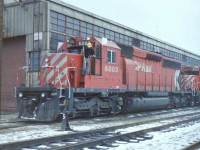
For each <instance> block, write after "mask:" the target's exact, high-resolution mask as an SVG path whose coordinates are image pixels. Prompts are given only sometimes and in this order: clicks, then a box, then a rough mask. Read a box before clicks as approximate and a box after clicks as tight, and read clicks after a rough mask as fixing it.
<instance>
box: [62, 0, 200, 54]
mask: <svg viewBox="0 0 200 150" xmlns="http://www.w3.org/2000/svg"><path fill="white" fill-rule="evenodd" d="M62 1H65V2H66V3H68V4H71V5H74V6H76V7H79V8H82V9H84V10H87V11H89V12H92V13H94V14H97V15H99V16H102V17H104V18H107V19H110V20H112V21H115V22H118V23H120V24H122V25H125V26H128V27H131V28H133V29H135V30H138V31H141V32H143V33H146V34H148V35H151V36H153V37H156V38H158V39H161V40H163V41H166V42H168V43H171V44H173V45H176V46H178V47H181V48H183V49H186V50H188V51H191V52H193V53H197V54H199V55H200V0H62Z"/></svg>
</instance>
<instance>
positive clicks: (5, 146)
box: [0, 112, 200, 149]
mask: <svg viewBox="0 0 200 150" xmlns="http://www.w3.org/2000/svg"><path fill="white" fill-rule="evenodd" d="M197 114H198V115H199V113H198V112H196V113H190V114H185V115H179V116H173V117H165V118H160V119H152V120H145V121H140V122H134V123H129V124H126V125H119V126H113V127H107V128H103V129H98V130H91V131H84V132H76V131H75V132H74V133H71V134H69V133H68V134H65V135H59V136H51V137H45V138H36V139H31V140H24V141H18V142H10V143H5V144H0V149H13V148H21V147H26V146H28V145H39V144H43V143H51V142H56V141H62V140H65V139H72V137H80V136H84V135H88V134H90V135H91V134H95V133H101V132H107V131H113V130H116V129H121V128H127V127H132V126H137V125H142V124H146V123H151V122H158V121H161V120H170V119H177V118H183V117H185V116H191V115H197ZM199 118H200V116H199ZM199 118H198V119H199ZM191 120H196V117H195V119H191ZM191 120H190V121H191ZM184 122H188V120H186V121H181V123H184ZM176 124H177V123H171V124H169V125H164V126H159V127H152V128H150V129H147V130H141V131H150V130H154V129H157V128H163V127H168V126H173V125H176ZM137 132H139V131H137ZM102 140H103V139H101V141H102ZM85 144H86V143H85ZM74 146H75V147H77V146H76V145H74ZM82 146H83V145H82Z"/></svg>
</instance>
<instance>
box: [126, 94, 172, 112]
mask: <svg viewBox="0 0 200 150" xmlns="http://www.w3.org/2000/svg"><path fill="white" fill-rule="evenodd" d="M127 100H128V104H127V108H126V110H125V112H135V111H144V110H153V109H161V108H165V107H167V106H168V104H169V98H168V97H134V98H132V97H129V98H127Z"/></svg>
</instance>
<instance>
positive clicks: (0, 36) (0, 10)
mask: <svg viewBox="0 0 200 150" xmlns="http://www.w3.org/2000/svg"><path fill="white" fill-rule="evenodd" d="M3 9H4V0H0V115H1V95H2V93H1V85H2V84H1V83H2V82H1V81H2V79H1V77H2V51H3V28H4V27H3Z"/></svg>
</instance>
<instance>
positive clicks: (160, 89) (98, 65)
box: [17, 37, 200, 121]
mask: <svg viewBox="0 0 200 150" xmlns="http://www.w3.org/2000/svg"><path fill="white" fill-rule="evenodd" d="M87 45H89V47H92V49H93V50H94V53H91V54H92V55H88V54H87V55H88V56H86V52H87V50H88V47H87ZM88 60H89V62H88ZM88 67H89V68H88ZM195 69H196V70H195V71H194V69H193V70H190V74H188V71H187V69H186V68H185V69H184V68H183V69H181V63H180V62H178V61H176V60H173V59H170V58H167V57H164V56H162V55H161V54H159V53H154V52H149V51H145V50H141V49H139V48H137V47H132V46H126V45H122V44H116V43H114V42H113V41H108V40H107V39H104V38H97V37H90V38H82V37H75V38H71V39H70V40H69V41H66V42H64V43H63V45H62V46H61V47H60V48H59V49H58V53H48V54H45V55H44V56H43V57H42V59H41V68H40V75H39V79H38V80H39V84H38V86H34V87H32V86H29V84H28V82H27V81H26V82H23V86H20V87H19V88H18V89H17V103H18V112H19V116H18V117H20V118H24V119H34V120H41V121H52V120H55V119H56V118H57V117H58V115H59V114H62V112H63V109H64V107H65V106H66V108H67V111H68V112H69V113H70V115H71V116H72V117H76V116H85V115H86V116H97V115H101V114H111V113H122V112H133V111H142V110H152V109H161V108H167V107H181V106H193V105H197V104H199V99H200V98H199V80H200V79H199V68H198V67H196V68H195ZM26 73H27V74H31V72H29V71H26ZM195 73H196V74H195ZM28 76H31V75H28ZM192 78H193V80H192V82H190V79H192ZM28 79H29V80H30V78H28ZM184 80H185V81H184ZM24 85H25V86H24Z"/></svg>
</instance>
